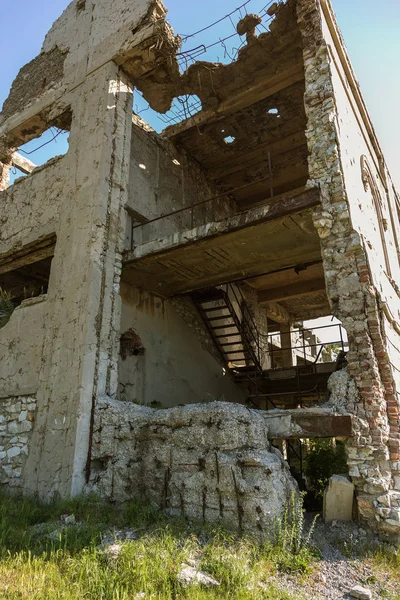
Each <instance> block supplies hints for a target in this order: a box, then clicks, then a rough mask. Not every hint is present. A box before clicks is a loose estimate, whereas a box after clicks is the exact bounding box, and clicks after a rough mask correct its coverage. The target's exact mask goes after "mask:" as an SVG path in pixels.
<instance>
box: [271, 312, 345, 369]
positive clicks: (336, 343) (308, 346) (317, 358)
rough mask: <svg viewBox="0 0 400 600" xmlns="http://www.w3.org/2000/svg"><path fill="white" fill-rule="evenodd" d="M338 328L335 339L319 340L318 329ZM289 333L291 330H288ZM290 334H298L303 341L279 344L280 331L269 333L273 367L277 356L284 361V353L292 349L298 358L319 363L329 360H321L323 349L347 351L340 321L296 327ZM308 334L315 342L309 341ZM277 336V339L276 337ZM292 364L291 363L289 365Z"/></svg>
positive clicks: (305, 361) (311, 362) (310, 362)
mask: <svg viewBox="0 0 400 600" xmlns="http://www.w3.org/2000/svg"><path fill="white" fill-rule="evenodd" d="M334 329H335V330H336V331H337V335H336V336H333V339H330V340H329V341H324V342H322V341H320V340H318V338H317V336H315V332H316V331H320V330H331V331H333V330H334ZM288 333H289V331H288ZM290 334H291V336H293V335H296V334H297V335H298V337H300V338H301V343H300V344H299V345H292V344H291V345H290V346H284V347H283V346H277V344H276V342H277V341H278V342H279V340H277V339H276V338H279V337H280V334H279V333H269V334H268V338H269V340H268V354H269V356H270V358H271V368H274V364H276V362H277V358H279V357H280V359H281V362H283V361H282V357H283V353H285V352H289V351H291V352H292V353H293V352H294V353H295V354H296V356H297V357H298V358H302V359H303V360H304V364H317V363H318V362H327V361H324V360H321V359H322V358H323V351H324V350H327V349H329V347H330V348H331V349H332V350H333V351H335V350H337V351H339V352H340V351H343V352H344V351H345V350H346V349H347V342H346V334H345V333H344V328H343V326H342V325H341V324H340V323H335V324H333V325H321V326H319V327H312V328H310V329H302V328H296V329H291V330H290ZM307 335H310V336H313V337H314V338H316V339H315V342H314V343H312V342H308V341H307V340H306V337H307ZM274 338H275V339H274ZM313 349H315V352H313ZM284 366H286V365H283V364H282V365H280V366H278V367H275V368H281V367H284ZM289 366H290V365H289Z"/></svg>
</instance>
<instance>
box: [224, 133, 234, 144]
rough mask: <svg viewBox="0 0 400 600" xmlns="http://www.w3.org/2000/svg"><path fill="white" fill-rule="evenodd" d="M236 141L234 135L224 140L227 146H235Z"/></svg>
mask: <svg viewBox="0 0 400 600" xmlns="http://www.w3.org/2000/svg"><path fill="white" fill-rule="evenodd" d="M235 140H236V138H235V137H233V135H228V136H226V137H225V138H224V142H225V144H233V142H234V141H235Z"/></svg>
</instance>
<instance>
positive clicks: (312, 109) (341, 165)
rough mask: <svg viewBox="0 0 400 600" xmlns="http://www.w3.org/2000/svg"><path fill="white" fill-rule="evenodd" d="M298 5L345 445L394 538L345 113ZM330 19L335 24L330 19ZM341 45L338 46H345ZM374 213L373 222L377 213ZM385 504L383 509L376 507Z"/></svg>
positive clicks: (313, 13) (387, 425) (394, 448)
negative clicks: (336, 326) (341, 374)
mask: <svg viewBox="0 0 400 600" xmlns="http://www.w3.org/2000/svg"><path fill="white" fill-rule="evenodd" d="M297 10H298V22H299V26H300V29H301V31H302V35H303V44H304V65H305V78H306V93H305V108H306V114H307V119H308V124H307V130H306V135H307V138H308V146H309V173H310V184H311V185H318V186H319V188H320V191H321V205H322V206H321V208H320V209H318V210H317V211H315V214H314V225H315V227H316V229H317V231H318V234H319V237H320V240H321V252H322V257H323V265H324V273H325V280H326V287H327V293H328V298H329V301H330V304H331V307H332V313H333V314H334V315H335V316H336V317H337V318H338V319H339V320H340V321H341V322H342V323H343V325H344V327H345V328H346V331H347V332H348V340H349V352H348V355H347V359H348V375H349V377H350V379H351V380H352V381H353V382H354V384H355V387H356V390H354V389H353V391H352V393H351V394H350V395H349V397H348V399H347V400H348V403H347V404H346V403H345V404H346V406H345V410H347V411H349V412H351V413H353V414H354V415H355V416H357V417H358V419H357V423H358V425H359V427H358V430H357V431H356V432H355V435H354V437H353V438H352V439H351V441H349V443H348V445H347V446H348V457H349V466H350V471H351V473H352V476H353V482H354V483H355V486H356V491H357V504H358V510H359V514H360V517H361V518H362V520H364V521H366V522H368V524H369V525H370V526H371V527H372V528H375V529H378V530H379V531H380V533H382V534H383V535H384V536H388V537H391V538H393V539H396V540H398V539H399V535H400V512H399V508H398V506H397V504H396V502H397V500H396V495H397V491H396V489H395V486H397V476H398V468H399V462H398V460H399V449H398V447H399V434H398V407H397V405H396V403H397V400H396V398H395V396H394V394H393V391H394V377H393V372H392V369H391V366H390V363H389V360H388V356H387V350H386V345H387V341H386V340H385V338H384V337H383V336H382V331H383V321H382V313H381V309H380V308H381V307H380V297H379V296H380V294H379V292H380V289H379V288H378V287H377V286H375V285H374V277H373V276H372V272H371V268H375V267H374V265H372V267H371V263H370V261H369V259H368V251H367V250H366V244H365V241H364V237H363V235H362V233H360V230H359V229H358V228H356V227H355V225H354V223H353V219H354V211H352V206H353V204H354V200H355V199H354V197H353V196H354V190H353V188H352V187H349V185H348V178H346V177H345V173H344V171H345V169H346V164H345V161H344V159H343V154H346V151H347V148H346V147H345V144H346V141H345V138H344V137H343V136H341V133H340V132H341V125H342V119H343V118H344V117H343V113H340V106H338V102H337V88H336V87H335V85H336V86H337V77H335V73H334V72H335V69H336V68H337V67H336V62H335V60H334V57H333V56H332V47H333V45H334V44H333V43H331V40H330V38H329V35H328V33H327V28H328V26H327V23H326V16H325V15H324V13H323V12H322V8H321V5H320V3H319V2H318V0H304V1H303V2H299V3H298V4H297ZM331 25H332V27H333V28H335V27H336V24H335V23H334V22H333V21H332V23H331ZM339 43H341V42H339ZM341 49H342V51H343V52H344V53H345V50H344V46H343V47H342V48H341ZM343 60H344V61H346V57H345V58H344V59H343ZM350 76H351V68H350V71H349V78H350V79H351V77H350ZM349 87H350V86H349ZM361 175H362V174H361V172H360V179H361ZM346 182H347V183H346ZM374 218H375V221H376V222H377V221H378V215H376V214H375V216H374ZM355 391H356V393H354V392H355ZM392 498H393V504H392V503H391V502H392ZM383 499H384V501H385V502H386V504H387V506H385V505H384V504H383V503H382V500H383ZM384 507H386V508H388V509H389V510H381V509H382V508H384Z"/></svg>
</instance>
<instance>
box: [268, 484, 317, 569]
mask: <svg viewBox="0 0 400 600" xmlns="http://www.w3.org/2000/svg"><path fill="white" fill-rule="evenodd" d="M304 496H305V493H304V492H303V493H296V492H295V491H293V492H292V495H291V498H290V502H288V503H287V504H286V506H285V508H284V512H283V515H282V516H281V517H280V518H277V519H275V528H274V538H273V545H272V548H271V547H270V550H271V551H272V556H274V557H275V561H276V564H277V566H278V567H279V569H280V570H283V571H288V570H289V571H301V572H307V571H308V570H309V568H310V563H311V562H312V552H311V550H310V540H311V537H312V534H313V532H314V528H315V523H316V520H317V518H318V515H317V516H316V517H315V518H314V520H313V521H312V523H311V526H310V528H309V530H308V532H306V522H305V517H304V515H305V510H304V508H303V501H304Z"/></svg>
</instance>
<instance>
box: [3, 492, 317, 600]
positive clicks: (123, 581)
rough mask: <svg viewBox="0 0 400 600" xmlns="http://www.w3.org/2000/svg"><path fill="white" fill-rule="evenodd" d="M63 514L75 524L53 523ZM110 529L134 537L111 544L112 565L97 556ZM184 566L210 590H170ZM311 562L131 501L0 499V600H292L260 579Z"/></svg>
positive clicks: (304, 568) (304, 554)
mask: <svg viewBox="0 0 400 600" xmlns="http://www.w3.org/2000/svg"><path fill="white" fill-rule="evenodd" d="M71 513H73V514H74V515H75V517H76V519H77V521H78V522H79V523H80V524H79V525H72V526H68V527H66V526H64V527H62V525H61V523H60V522H59V519H60V516H61V515H62V514H71ZM39 524H40V525H39ZM113 527H116V528H123V527H129V528H132V529H134V530H135V531H136V532H137V534H138V539H135V540H127V541H124V542H123V543H121V546H122V549H121V551H120V552H119V554H118V556H117V557H116V558H110V557H109V555H107V554H106V553H105V552H104V550H103V549H102V548H99V544H100V542H101V538H102V533H104V532H105V531H107V530H110V528H113ZM54 531H56V532H57V533H56V535H54ZM52 532H53V534H52V535H51V536H50V537H49V534H51V533H52ZM194 558H195V559H196V560H198V561H199V568H200V569H201V570H203V571H205V572H206V573H208V574H209V575H211V576H212V577H214V578H215V579H217V580H218V581H219V582H220V586H218V587H214V588H204V587H202V586H195V585H190V586H186V587H185V586H184V585H182V584H181V583H180V582H179V580H178V578H177V575H178V573H179V571H180V569H181V564H182V563H185V562H186V561H188V560H191V559H194ZM312 561H313V557H312V555H311V554H310V552H309V551H308V550H307V549H302V550H301V551H300V552H299V553H298V554H296V555H293V554H291V553H290V552H289V551H287V550H285V549H284V548H282V547H278V546H276V545H273V544H269V545H262V546H260V545H258V544H256V543H255V542H254V541H252V540H251V539H247V538H243V537H239V536H237V535H235V534H234V533H231V532H228V531H225V530H223V529H221V528H211V527H206V528H203V527H202V526H201V525H199V524H194V523H187V522H186V521H184V520H182V519H169V518H167V517H166V516H164V515H162V514H161V513H159V512H157V511H155V510H154V509H153V508H152V507H151V506H148V505H146V506H144V505H142V504H140V503H139V502H137V501H133V502H131V503H129V504H127V505H125V506H124V507H121V508H118V507H116V506H114V505H111V504H107V503H104V502H102V501H99V500H98V499H96V498H95V497H92V498H90V499H82V498H80V499H76V500H72V501H69V502H61V503H52V504H49V505H41V504H38V503H35V502H33V501H31V500H27V499H22V498H16V497H15V498H8V497H1V496H0V599H1V600H3V599H7V600H21V599H27V600H28V599H29V600H61V599H62V600H73V599H74V600H75V599H79V600H81V599H92V600H134V599H135V597H136V596H137V595H138V594H145V595H144V596H143V597H144V598H149V599H150V598H153V599H157V600H170V599H176V600H181V599H182V600H186V599H187V600H202V599H203V598H204V599H206V598H207V599H209V600H212V599H221V600H222V599H226V598H230V599H232V600H269V599H271V600H272V599H273V600H293V596H290V595H289V594H288V593H286V592H283V591H281V590H279V589H278V588H277V587H276V586H275V585H274V584H273V583H271V581H269V580H270V578H271V576H273V575H275V574H276V573H279V571H285V572H287V571H290V572H294V573H303V574H304V573H307V572H309V571H310V569H311V567H310V565H311V563H312ZM299 598H300V596H299V595H298V594H296V599H297V600H299Z"/></svg>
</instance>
